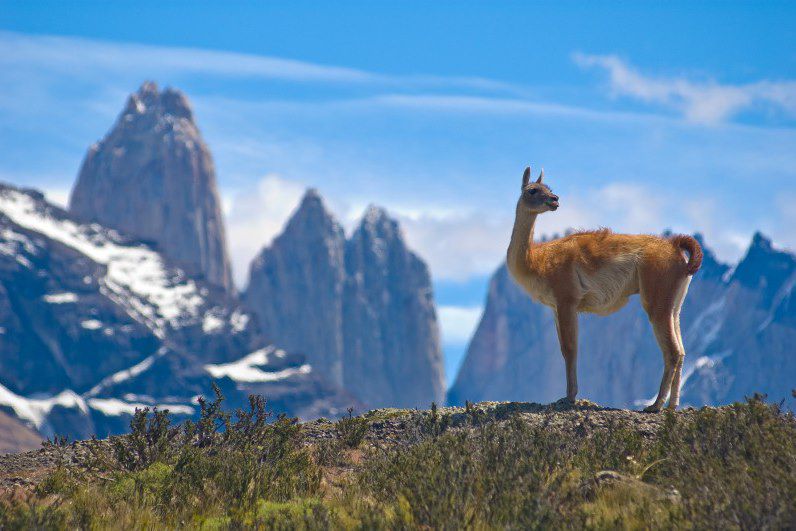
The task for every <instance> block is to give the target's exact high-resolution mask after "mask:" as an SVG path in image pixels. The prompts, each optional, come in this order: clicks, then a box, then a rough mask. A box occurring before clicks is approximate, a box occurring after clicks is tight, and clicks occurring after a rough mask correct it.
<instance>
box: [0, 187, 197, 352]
mask: <svg viewBox="0 0 796 531" xmlns="http://www.w3.org/2000/svg"><path fill="white" fill-rule="evenodd" d="M0 212H3V213H4V214H6V215H7V216H8V217H9V218H10V219H11V220H12V221H13V222H14V223H16V224H17V225H19V226H21V227H24V228H26V229H29V230H31V231H34V232H38V233H40V234H43V235H44V236H47V237H49V238H51V239H54V240H56V241H58V242H60V243H62V244H64V245H67V246H69V247H71V248H73V249H75V250H76V251H78V252H80V253H82V254H83V255H85V256H86V257H88V258H90V259H91V260H93V261H94V262H96V263H98V264H103V265H105V266H107V271H106V274H105V277H104V278H103V279H102V280H101V283H102V284H103V287H104V288H105V289H104V290H103V291H104V292H105V293H106V294H107V295H108V296H109V298H112V299H113V300H114V302H117V303H118V304H120V305H121V306H122V307H124V308H125V309H127V311H128V313H130V315H131V316H132V317H133V318H135V319H137V320H138V321H140V322H143V323H144V324H147V325H148V326H149V327H150V328H151V329H152V330H153V331H154V332H155V333H156V334H157V335H158V336H160V337H163V335H164V328H165V327H166V326H167V325H170V326H172V327H174V328H178V327H180V326H184V325H187V324H193V323H194V322H195V321H196V319H197V317H198V313H199V308H200V306H201V305H202V303H203V302H204V299H203V298H202V296H201V295H200V293H199V290H198V289H197V286H196V284H195V283H194V281H193V280H190V279H187V278H185V277H184V275H182V274H181V272H179V271H178V272H177V275H176V276H177V277H178V278H174V277H175V275H174V274H173V272H171V271H169V270H168V268H167V267H166V265H165V264H164V262H163V259H162V258H161V257H160V255H159V254H158V253H156V252H155V251H153V250H151V249H149V248H148V247H145V246H143V245H120V244H119V243H117V242H116V241H114V236H116V234H115V232H114V231H103V230H102V228H101V227H100V226H99V225H96V224H92V225H88V226H87V225H79V224H77V223H75V222H73V221H71V220H69V219H58V218H56V217H54V216H52V214H51V212H50V211H49V209H44V208H41V207H40V205H38V204H37V202H36V201H34V199H33V198H32V197H30V196H29V195H27V194H25V193H23V192H20V191H17V190H13V189H3V190H0ZM170 273H172V274H170Z"/></svg>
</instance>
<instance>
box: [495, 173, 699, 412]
mask: <svg viewBox="0 0 796 531" xmlns="http://www.w3.org/2000/svg"><path fill="white" fill-rule="evenodd" d="M529 176H530V168H529V169H526V172H525V175H524V176H523V185H522V195H521V196H520V200H519V201H518V203H517V210H516V217H515V222H514V230H513V232H512V237H511V243H510V244H509V249H508V253H507V264H508V267H509V270H510V272H511V274H512V276H513V277H514V279H515V280H516V281H517V282H518V283H519V284H520V285H521V286H522V287H523V288H524V289H525V290H526V291H527V292H528V293H529V294H530V295H531V296H532V297H533V298H534V299H536V300H538V301H539V302H541V303H543V304H546V305H548V306H550V307H551V308H553V310H554V312H555V317H556V329H557V331H558V336H559V342H560V344H561V352H562V354H563V356H564V361H565V364H566V369H567V398H569V399H570V400H574V399H575V397H576V395H577V368H576V366H577V350H578V340H577V333H578V317H577V314H578V313H579V312H591V313H597V314H600V315H608V314H610V313H613V312H615V311H617V310H619V309H620V308H622V307H623V306H624V305H625V304H626V303H627V300H628V298H629V297H630V296H631V295H634V294H639V296H640V298H641V304H642V307H643V308H644V310H645V311H646V312H647V315H648V316H649V319H650V322H651V324H652V327H653V330H654V332H655V337H656V339H657V341H658V345H659V346H660V348H661V351H662V352H663V357H664V365H665V368H664V374H663V378H662V380H661V386H660V389H659V392H658V397H657V398H656V400H655V403H654V404H653V405H651V406H650V407H649V408H647V409H648V410H650V411H658V410H660V409H661V407H662V405H663V402H664V401H665V400H666V396H667V395H669V394H670V400H669V407H671V408H676V407H677V405H678V402H679V392H680V377H681V372H682V364H683V358H684V356H685V350H684V348H683V341H682V335H681V333H680V308H681V307H682V304H683V300H684V299H685V294H686V291H687V289H688V283H689V282H690V275H693V274H694V273H696V271H697V270H698V269H699V266H700V265H701V263H702V249H701V248H700V246H699V243H698V242H697V241H696V240H695V239H694V238H692V237H691V236H683V235H680V236H674V237H671V238H662V237H658V236H651V235H629V234H614V233H613V232H611V231H610V230H608V229H601V230H597V231H587V232H577V233H574V234H571V235H569V236H566V237H564V238H559V239H556V240H552V241H549V242H545V243H535V242H534V241H533V228H534V225H535V223H536V217H537V216H538V215H539V214H542V213H544V212H548V211H553V210H556V209H557V208H558V196H556V195H555V194H553V192H552V191H551V190H550V188H549V187H547V185H545V184H544V183H543V182H542V178H543V174H542V175H540V176H539V179H537V180H536V182H534V183H530V179H529ZM684 251H685V252H687V253H688V255H689V257H688V261H686V260H685V257H684V255H683V252H684Z"/></svg>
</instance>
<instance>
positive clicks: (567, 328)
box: [555, 306, 578, 401]
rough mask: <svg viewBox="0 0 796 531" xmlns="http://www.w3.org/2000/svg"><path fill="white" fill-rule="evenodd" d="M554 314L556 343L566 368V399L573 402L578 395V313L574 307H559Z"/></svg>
mask: <svg viewBox="0 0 796 531" xmlns="http://www.w3.org/2000/svg"><path fill="white" fill-rule="evenodd" d="M555 314H556V330H557V331H558V342H559V344H560V346H561V355H563V356H564V364H565V365H566V368H567V399H568V400H570V401H574V400H575V397H576V396H577V395H578V312H577V310H576V309H575V307H574V306H559V307H557V308H556V310H555Z"/></svg>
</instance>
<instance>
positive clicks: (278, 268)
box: [245, 190, 346, 385]
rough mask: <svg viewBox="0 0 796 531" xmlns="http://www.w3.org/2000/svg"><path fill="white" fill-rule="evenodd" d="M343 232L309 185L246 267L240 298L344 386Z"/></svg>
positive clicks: (270, 330) (281, 339) (280, 338)
mask: <svg viewBox="0 0 796 531" xmlns="http://www.w3.org/2000/svg"><path fill="white" fill-rule="evenodd" d="M345 282H346V271H345V234H344V233H343V228H342V227H341V226H340V224H339V223H338V222H337V221H336V220H335V219H334V217H333V216H332V215H331V214H330V213H329V212H328V211H327V210H326V207H325V206H324V204H323V201H322V200H321V197H320V195H318V193H317V191H315V190H309V191H308V192H307V193H306V195H305V196H304V198H303V200H302V201H301V204H300V205H299V207H298V209H297V210H296V212H295V213H294V214H293V216H292V217H291V218H290V220H289V221H288V222H287V225H285V228H284V231H283V232H282V234H280V235H279V236H278V237H277V238H276V239H275V240H274V241H273V243H272V244H271V245H270V246H269V247H266V248H265V249H263V250H262V251H261V252H260V254H259V255H258V256H257V257H256V258H255V259H254V261H253V262H252V264H251V267H250V273H249V284H248V289H247V291H246V294H245V298H246V300H247V301H248V303H249V305H250V306H251V307H252V308H255V309H256V311H257V317H258V319H259V322H260V325H261V328H262V329H263V330H265V331H266V332H267V334H268V336H269V337H270V338H272V339H273V340H274V341H276V342H278V343H279V344H280V345H282V346H283V347H284V348H286V349H288V350H291V351H295V352H306V353H309V354H308V355H309V356H310V357H311V359H312V362H313V365H314V366H315V367H316V368H317V370H318V371H320V372H321V373H322V374H324V375H326V377H327V379H328V380H329V381H331V382H334V383H335V384H337V385H343V291H344V288H345Z"/></svg>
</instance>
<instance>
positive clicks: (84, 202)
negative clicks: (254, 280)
mask: <svg viewBox="0 0 796 531" xmlns="http://www.w3.org/2000/svg"><path fill="white" fill-rule="evenodd" d="M69 209H70V210H71V212H73V213H74V214H75V215H77V216H79V217H80V218H81V219H83V220H86V221H92V222H98V223H100V224H101V225H104V226H107V227H110V228H113V229H117V230H119V231H121V232H124V233H126V234H129V235H132V236H134V237H137V238H141V239H143V240H147V241H150V242H153V243H155V244H156V245H157V246H158V248H159V249H160V250H161V251H162V252H163V253H164V254H166V255H167V256H168V257H169V258H170V259H171V260H172V261H173V262H174V263H176V264H177V265H179V266H180V267H181V268H183V269H184V270H185V271H186V272H187V273H188V274H189V275H191V276H202V277H204V278H205V279H206V280H207V281H208V282H210V283H213V284H216V285H218V286H221V287H222V288H223V289H224V290H226V291H227V292H229V293H232V292H233V291H234V288H233V284H232V274H231V269H230V263H229V259H228V257H227V245H226V236H225V232H224V221H223V218H222V213H221V202H220V200H219V195H218V190H217V188H216V175H215V169H214V166H213V160H212V158H211V156H210V152H209V150H208V149H207V146H206V145H205V143H204V141H203V140H202V136H201V134H200V133H199V129H198V128H197V126H196V123H195V122H194V116H193V111H192V110H191V106H190V104H189V102H188V99H187V98H186V97H185V95H184V94H182V93H181V92H179V91H177V90H174V89H171V88H166V89H164V90H159V89H158V87H157V86H156V85H155V84H154V83H144V84H143V85H142V86H141V88H140V89H139V90H138V91H137V92H135V93H134V94H132V95H130V97H129V98H128V100H127V104H126V106H125V108H124V110H123V111H122V113H121V115H119V118H118V119H117V120H116V123H115V124H114V126H113V127H112V128H111V130H110V131H109V132H108V134H107V135H105V138H103V139H102V140H100V141H99V142H97V143H96V144H94V145H92V146H91V147H90V148H89V150H88V153H87V154H86V157H85V159H84V161H83V165H82V167H81V169H80V174H79V176H78V180H77V183H76V184H75V187H74V189H73V190H72V194H71V197H70V202H69Z"/></svg>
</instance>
